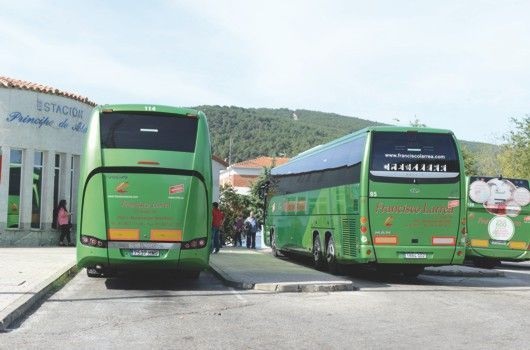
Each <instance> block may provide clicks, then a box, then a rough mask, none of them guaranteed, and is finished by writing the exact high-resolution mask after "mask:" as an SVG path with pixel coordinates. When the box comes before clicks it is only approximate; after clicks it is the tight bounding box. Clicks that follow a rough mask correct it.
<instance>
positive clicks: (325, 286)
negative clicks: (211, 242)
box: [209, 264, 359, 293]
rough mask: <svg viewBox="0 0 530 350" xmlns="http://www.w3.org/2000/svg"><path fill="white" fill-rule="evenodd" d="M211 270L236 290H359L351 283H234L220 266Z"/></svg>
mask: <svg viewBox="0 0 530 350" xmlns="http://www.w3.org/2000/svg"><path fill="white" fill-rule="evenodd" d="M209 270H210V271H211V272H212V273H213V274H214V275H215V276H216V277H218V278H219V279H220V280H221V281H222V282H223V284H224V285H225V286H228V287H233V288H235V289H245V290H250V289H254V290H260V291H266V292H275V293H316V292H346V291H348V292H351V291H355V290H359V288H357V287H355V286H354V285H353V282H351V281H331V282H329V281H326V282H324V281H311V282H273V283H252V282H245V281H234V280H233V279H232V278H231V277H230V276H229V275H227V274H226V273H225V272H224V271H223V270H221V269H220V268H219V267H218V266H215V265H212V264H210V268H209Z"/></svg>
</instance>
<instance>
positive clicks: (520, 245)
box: [508, 241, 527, 250]
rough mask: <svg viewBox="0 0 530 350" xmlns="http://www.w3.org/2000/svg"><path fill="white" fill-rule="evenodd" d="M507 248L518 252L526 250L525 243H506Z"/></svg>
mask: <svg viewBox="0 0 530 350" xmlns="http://www.w3.org/2000/svg"><path fill="white" fill-rule="evenodd" d="M508 247H510V249H518V250H525V249H527V247H526V242H515V241H514V242H510V243H508Z"/></svg>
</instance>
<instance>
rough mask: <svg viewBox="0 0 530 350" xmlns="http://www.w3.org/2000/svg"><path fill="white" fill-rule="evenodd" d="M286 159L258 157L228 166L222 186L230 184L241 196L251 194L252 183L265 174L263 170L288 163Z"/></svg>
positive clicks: (220, 180)
mask: <svg viewBox="0 0 530 350" xmlns="http://www.w3.org/2000/svg"><path fill="white" fill-rule="evenodd" d="M288 160H289V158H285V157H258V158H255V159H249V160H245V161H242V162H239V163H235V164H232V165H230V166H228V167H227V168H226V169H225V170H222V171H221V175H220V177H219V183H220V185H221V186H224V185H227V184H230V185H232V187H233V188H234V190H235V191H236V192H237V193H239V194H249V193H250V188H251V187H252V183H253V182H254V181H255V180H256V179H257V178H258V177H259V176H260V175H261V174H262V173H263V168H265V167H271V166H273V165H274V166H278V165H282V164H284V163H287V161H288Z"/></svg>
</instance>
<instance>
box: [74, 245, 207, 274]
mask: <svg viewBox="0 0 530 350" xmlns="http://www.w3.org/2000/svg"><path fill="white" fill-rule="evenodd" d="M131 254H132V251H131V250H130V249H122V248H86V247H85V248H82V253H81V254H79V253H78V261H77V266H78V267H80V268H83V267H86V268H96V267H98V268H97V269H98V270H103V271H107V272H120V271H141V270H145V271H202V270H204V269H206V268H208V262H209V256H210V252H209V248H208V247H205V248H202V249H190V250H181V249H180V247H179V248H177V249H162V250H158V251H157V252H155V253H152V254H153V255H154V256H132V255H131Z"/></svg>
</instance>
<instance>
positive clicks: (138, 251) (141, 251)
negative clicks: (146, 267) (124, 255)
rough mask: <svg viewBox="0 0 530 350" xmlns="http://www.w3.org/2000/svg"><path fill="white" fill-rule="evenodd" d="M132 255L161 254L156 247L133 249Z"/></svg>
mask: <svg viewBox="0 0 530 350" xmlns="http://www.w3.org/2000/svg"><path fill="white" fill-rule="evenodd" d="M131 256H160V251H159V250H156V249H131Z"/></svg>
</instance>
